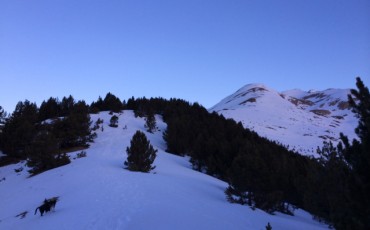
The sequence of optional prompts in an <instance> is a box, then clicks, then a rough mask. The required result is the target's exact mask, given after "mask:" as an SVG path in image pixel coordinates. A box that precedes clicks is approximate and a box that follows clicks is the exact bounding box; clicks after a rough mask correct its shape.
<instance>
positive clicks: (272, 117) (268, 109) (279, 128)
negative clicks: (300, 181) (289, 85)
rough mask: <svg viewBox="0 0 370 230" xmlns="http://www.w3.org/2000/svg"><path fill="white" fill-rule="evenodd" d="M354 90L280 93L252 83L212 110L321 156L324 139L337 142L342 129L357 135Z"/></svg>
mask: <svg viewBox="0 0 370 230" xmlns="http://www.w3.org/2000/svg"><path fill="white" fill-rule="evenodd" d="M348 94H350V89H327V90H323V91H314V90H310V91H302V90H299V89H294V90H288V91H284V92H278V91H276V90H274V89H271V88H268V87H267V86H265V85H264V84H248V85H245V86H244V87H242V88H240V89H239V90H238V91H236V92H235V93H233V94H231V95H230V96H228V97H226V98H225V99H223V100H221V101H220V102H219V103H218V104H216V105H215V106H213V107H212V108H210V109H209V111H210V112H213V111H215V112H217V113H219V114H222V115H223V116H225V117H226V118H232V119H234V120H236V121H238V122H239V121H240V122H241V123H242V124H243V126H244V127H245V128H248V129H251V130H254V131H255V132H257V133H258V134H259V135H260V136H263V137H266V138H267V139H270V140H273V141H277V142H279V143H281V144H283V145H285V146H288V147H289V149H294V150H296V151H298V152H299V153H300V154H303V155H310V156H314V157H317V156H318V155H317V154H316V149H317V147H318V146H320V147H321V146H322V144H323V141H331V142H333V143H334V144H335V145H336V144H337V143H338V141H339V134H340V133H341V132H342V133H344V134H345V135H347V136H348V137H349V138H350V139H353V138H355V137H356V134H355V132H354V129H355V127H356V125H357V123H358V120H357V118H356V117H355V116H354V114H353V113H352V112H351V110H350V109H349V107H348V102H347V95H348Z"/></svg>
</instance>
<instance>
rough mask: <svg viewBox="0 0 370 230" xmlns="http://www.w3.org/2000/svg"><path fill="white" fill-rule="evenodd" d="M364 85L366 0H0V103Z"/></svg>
mask: <svg viewBox="0 0 370 230" xmlns="http://www.w3.org/2000/svg"><path fill="white" fill-rule="evenodd" d="M357 76H360V77H361V79H362V80H363V81H364V83H365V85H367V86H368V87H370V1H368V0H310V1H303V0H280V1H275V0H270V1H269V0H255V1H250V0H78V1H76V0H53V1H50V0H33V1H29V0H12V1H1V0H0V106H2V107H3V108H5V110H6V111H8V112H12V111H13V110H14V108H15V105H16V103H17V102H19V101H24V100H26V99H27V100H29V101H31V102H36V103H37V104H38V105H40V104H41V102H42V101H43V100H47V99H48V98H49V97H58V98H59V99H61V98H62V97H63V96H68V95H72V96H73V97H74V98H75V99H76V100H82V99H83V100H85V101H86V102H87V103H91V102H92V101H95V100H96V99H97V98H98V97H99V96H102V97H104V96H105V95H106V93H108V92H111V93H113V94H115V95H116V96H118V97H119V98H120V99H122V100H123V99H125V100H127V99H128V98H130V97H131V96H134V97H143V96H145V97H148V98H149V97H164V98H181V99H185V100H187V101H190V102H198V103H200V104H202V105H203V106H205V107H206V108H209V107H211V106H213V105H215V104H216V103H218V102H219V101H220V100H221V99H223V98H225V97H226V96H228V95H230V94H232V93H234V92H235V91H236V90H238V89H239V88H241V87H243V86H244V85H246V84H249V83H263V84H265V85H266V86H268V87H270V88H273V89H276V90H278V91H284V90H289V89H302V90H310V89H316V90H324V89H327V88H355V78H356V77H357Z"/></svg>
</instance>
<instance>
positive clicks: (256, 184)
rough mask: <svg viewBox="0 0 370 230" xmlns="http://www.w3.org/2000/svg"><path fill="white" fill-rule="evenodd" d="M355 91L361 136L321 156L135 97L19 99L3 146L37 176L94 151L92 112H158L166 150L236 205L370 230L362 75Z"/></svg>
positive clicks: (352, 100) (368, 107)
mask: <svg viewBox="0 0 370 230" xmlns="http://www.w3.org/2000/svg"><path fill="white" fill-rule="evenodd" d="M356 86H357V89H353V90H352V91H351V93H352V94H351V95H349V98H348V100H349V104H350V106H351V108H352V111H353V112H354V113H355V114H356V115H357V116H358V118H359V125H358V127H357V128H356V133H357V134H358V137H359V139H358V140H354V141H351V140H348V138H347V137H346V136H344V135H343V134H342V135H341V137H340V138H341V140H342V143H341V144H339V145H338V146H333V144H332V143H330V142H329V143H323V146H322V147H320V148H318V150H317V151H318V153H319V154H320V155H321V156H322V157H321V158H320V159H313V158H309V157H306V156H302V155H300V154H298V153H296V152H293V151H288V150H287V148H285V146H282V145H280V144H278V143H275V142H273V141H269V140H267V139H265V138H262V137H260V136H258V135H257V133H255V132H253V131H251V130H248V129H245V128H243V126H242V124H241V123H237V122H235V121H234V120H231V119H225V118H224V117H223V116H222V115H219V114H217V113H209V112H208V111H207V110H206V109H205V108H204V107H202V106H201V105H200V104H198V103H189V102H187V101H184V100H181V99H169V100H166V99H163V98H150V99H147V98H137V99H135V98H133V97H132V98H130V99H129V100H128V101H127V103H126V102H125V101H121V100H120V99H119V98H118V97H116V96H114V95H113V94H111V93H108V94H107V95H106V97H105V98H104V99H102V98H101V97H99V98H98V100H97V101H96V102H93V103H92V104H91V105H87V104H86V103H85V102H84V101H78V102H75V101H74V99H73V97H72V96H69V97H64V98H63V99H62V101H59V100H58V99H56V98H49V99H48V100H47V101H44V102H43V103H42V104H41V106H40V108H38V107H37V106H36V104H34V103H31V102H29V101H25V102H19V103H18V105H17V107H16V109H15V111H14V112H13V113H12V114H11V115H10V116H6V117H5V116H4V115H3V116H2V118H1V120H3V123H4V126H3V128H2V130H3V132H2V133H1V135H0V148H1V150H2V151H3V152H4V153H5V154H7V157H10V158H15V159H28V164H29V165H30V166H32V167H33V168H34V171H33V172H31V173H34V174H36V173H38V172H42V171H45V170H47V169H49V168H53V167H57V166H58V165H63V164H66V163H68V157H67V156H66V155H65V154H63V153H64V152H65V150H66V149H68V148H73V147H81V146H84V147H87V146H88V145H89V144H88V143H89V142H91V141H93V138H94V134H93V133H92V131H91V129H90V127H91V121H90V116H89V113H97V112H99V111H112V112H120V111H121V110H123V109H129V110H133V111H134V112H135V116H139V117H145V119H146V120H147V122H148V121H150V123H149V122H148V123H149V124H153V121H152V119H153V114H159V115H162V117H163V120H164V121H165V122H166V123H167V130H166V131H165V132H164V136H163V138H164V140H165V141H166V143H167V152H169V153H172V154H177V155H181V156H185V155H186V156H189V157H190V161H191V163H192V165H193V168H194V170H198V171H201V172H204V173H207V174H209V175H212V176H214V177H217V178H219V179H221V180H224V181H226V182H227V183H228V184H229V187H228V188H227V190H226V191H225V195H226V198H227V199H228V200H229V201H230V202H233V203H240V204H243V205H249V206H250V207H251V208H260V209H262V210H265V211H266V212H268V213H271V214H274V212H276V211H279V212H284V213H287V214H290V215H292V214H293V210H294V209H295V208H297V207H298V208H302V209H305V210H307V211H309V212H311V213H312V215H313V216H314V218H317V219H319V220H322V221H325V222H327V223H330V224H332V225H333V226H334V227H335V228H337V229H367V228H368V226H370V211H369V210H370V199H369V195H368V194H370V182H369V181H370V180H369V175H370V94H369V90H368V88H367V87H365V86H364V85H363V83H362V81H361V79H360V78H357V81H356ZM0 111H1V108H0ZM1 114H5V112H4V111H2V113H1ZM147 126H148V129H149V128H151V127H150V125H147ZM154 127H155V121H154Z"/></svg>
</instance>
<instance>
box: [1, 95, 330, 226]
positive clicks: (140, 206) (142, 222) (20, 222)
mask: <svg viewBox="0 0 370 230" xmlns="http://www.w3.org/2000/svg"><path fill="white" fill-rule="evenodd" d="M255 93H258V92H257V91H256V92H255ZM256 100H259V99H258V98H256ZM98 118H100V119H103V120H104V130H103V131H102V129H98V130H97V134H98V137H97V139H95V143H92V144H91V146H90V148H89V149H87V150H86V154H87V156H86V157H83V158H77V153H78V152H74V153H70V154H69V155H70V158H71V159H72V163H70V164H68V165H65V166H63V167H59V168H56V169H53V170H49V171H46V172H44V173H41V174H39V175H36V176H33V177H29V174H28V172H27V167H26V166H25V164H24V162H22V163H18V164H14V165H9V166H5V167H0V200H1V208H0V229H7V230H23V229H30V230H31V229H35V230H36V229H37V230H40V229H56V230H58V229H68V230H69V229H89V230H93V229H99V230H102V229H107V230H113V229H120V230H123V229H130V230H135V229H158V230H166V229H168V230H173V229H177V230H182V229H184V230H185V229H192V230H197V229H199V230H204V229H213V230H221V229H224V230H229V229H233V230H237V229H243V230H244V229H265V226H266V225H267V223H268V222H270V224H271V226H272V227H273V229H274V230H277V229H285V230H286V229H288V230H289V229H325V228H327V226H325V225H323V224H320V223H318V222H315V221H314V220H312V218H311V216H310V215H309V214H308V213H306V212H304V211H302V210H299V209H298V210H295V216H287V215H285V214H281V213H276V215H269V214H267V213H265V212H263V211H261V210H258V209H257V210H255V211H253V210H252V209H251V208H249V207H248V206H241V205H239V204H230V203H228V202H227V201H226V199H225V194H224V190H225V189H226V187H227V184H226V183H225V182H223V181H220V180H218V179H215V178H213V177H210V176H208V175H205V174H202V173H200V172H197V171H194V170H192V169H191V165H190V163H189V159H188V158H186V157H179V156H175V155H172V154H169V153H166V152H165V151H164V150H165V149H166V144H165V142H164V140H163V139H162V134H163V133H162V132H163V131H164V130H165V129H166V124H165V123H164V122H163V121H162V119H161V117H160V116H156V120H157V126H158V128H159V131H157V132H155V133H153V134H151V133H147V132H145V128H144V123H145V121H144V119H141V118H135V117H134V115H133V112H132V111H124V113H123V114H121V115H119V127H118V128H111V127H109V126H108V124H109V120H110V118H111V115H109V114H108V113H106V112H102V113H100V114H96V115H92V119H93V120H95V121H96V120H97V119H98ZM124 127H125V128H124ZM126 127H127V128H126ZM137 130H141V131H144V132H145V133H146V136H147V137H148V139H149V140H150V142H151V144H152V145H153V146H154V148H156V149H158V153H157V158H156V160H155V162H154V165H156V168H155V169H154V171H153V172H152V173H138V172H130V171H128V170H126V169H124V168H123V162H124V161H125V160H126V157H127V154H126V152H125V149H126V147H127V146H128V145H129V144H130V140H131V138H132V136H133V134H134V133H135V132H136V131H137ZM22 168H23V170H22ZM55 196H59V199H60V200H59V202H58V203H57V205H56V210H55V212H49V213H46V214H44V216H42V217H40V215H39V214H37V215H34V211H35V208H36V207H38V206H39V205H40V204H41V203H42V201H43V200H44V199H45V198H50V197H55ZM22 214H23V215H22ZM22 217H23V218H22Z"/></svg>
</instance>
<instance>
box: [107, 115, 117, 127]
mask: <svg viewBox="0 0 370 230" xmlns="http://www.w3.org/2000/svg"><path fill="white" fill-rule="evenodd" d="M109 122H110V124H109V126H110V127H114V128H116V127H118V117H117V116H116V115H113V116H112V117H111V118H110V120H109Z"/></svg>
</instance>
